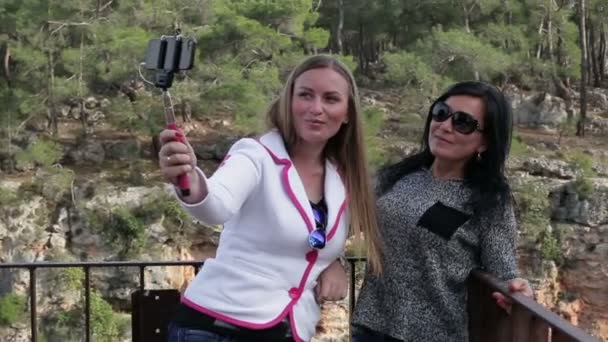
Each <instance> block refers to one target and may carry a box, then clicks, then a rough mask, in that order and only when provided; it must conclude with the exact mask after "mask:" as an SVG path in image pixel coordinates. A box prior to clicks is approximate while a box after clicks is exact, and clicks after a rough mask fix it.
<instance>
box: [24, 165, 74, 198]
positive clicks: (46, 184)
mask: <svg viewBox="0 0 608 342" xmlns="http://www.w3.org/2000/svg"><path fill="white" fill-rule="evenodd" d="M74 178H75V174H74V171H72V170H70V169H67V168H57V167H49V168H45V169H42V170H40V171H39V172H38V173H37V175H36V177H35V178H34V181H33V184H32V188H31V190H33V191H34V192H35V193H37V194H40V195H42V196H43V197H44V198H46V199H47V200H48V201H50V202H52V203H60V202H61V201H63V200H66V199H68V198H70V200H71V190H72V183H73V181H74Z"/></svg>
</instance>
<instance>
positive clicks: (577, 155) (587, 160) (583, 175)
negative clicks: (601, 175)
mask: <svg viewBox="0 0 608 342" xmlns="http://www.w3.org/2000/svg"><path fill="white" fill-rule="evenodd" d="M566 160H567V161H568V164H569V165H570V166H571V167H572V169H574V170H575V171H576V172H577V177H576V180H575V181H574V188H575V189H576V192H577V193H578V195H579V197H580V198H581V199H583V200H584V199H587V198H589V196H590V195H591V194H592V193H593V182H592V181H591V179H590V178H591V177H596V176H597V172H596V171H595V170H594V168H593V158H592V157H591V156H590V155H588V154H585V153H584V152H583V151H581V150H579V149H576V150H572V151H570V152H568V153H567V154H566Z"/></svg>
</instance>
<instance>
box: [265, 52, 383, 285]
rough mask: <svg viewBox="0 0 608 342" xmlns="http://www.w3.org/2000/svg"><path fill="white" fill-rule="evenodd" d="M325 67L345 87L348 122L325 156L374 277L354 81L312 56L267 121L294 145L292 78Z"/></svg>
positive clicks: (334, 64) (376, 258) (370, 207)
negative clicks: (340, 180)
mask: <svg viewBox="0 0 608 342" xmlns="http://www.w3.org/2000/svg"><path fill="white" fill-rule="evenodd" d="M322 68H329V69H332V70H334V71H335V72H337V73H339V74H340V75H342V77H343V78H344V79H345V80H346V81H347V83H348V85H349V97H348V114H347V115H348V123H347V124H343V125H342V126H341V127H340V130H339V131H338V133H336V135H334V136H333V137H331V138H330V139H329V141H328V142H327V145H326V146H325V151H324V153H325V157H326V158H328V159H329V160H331V161H332V162H333V163H335V164H337V167H338V170H339V172H340V175H341V176H342V177H343V181H344V183H345V186H346V191H347V193H348V196H349V210H348V212H349V216H350V217H349V218H350V220H349V221H350V234H351V235H354V236H355V239H356V240H357V239H360V238H361V235H363V237H364V242H365V249H366V252H367V257H368V264H369V265H370V267H371V270H372V272H373V273H374V274H381V273H382V270H383V265H382V256H383V252H382V250H383V247H382V242H381V238H380V230H379V228H378V221H377V218H376V203H375V197H374V193H373V190H372V187H371V179H370V174H369V170H368V167H367V158H366V155H365V148H364V143H363V141H364V139H363V128H362V122H361V106H360V104H359V91H358V89H357V85H356V83H355V78H354V77H353V75H352V73H351V72H350V71H349V70H348V68H347V67H346V66H345V65H344V64H342V63H341V62H339V61H338V60H336V59H334V58H332V57H330V56H326V55H316V56H312V57H309V58H307V59H306V60H304V61H303V62H301V63H300V64H299V65H298V66H297V67H296V68H295V69H294V70H293V71H292V72H291V74H290V75H289V77H288V78H287V81H286V83H285V87H284V88H283V91H282V93H281V96H280V97H279V98H278V99H277V100H276V101H275V102H274V103H273V104H272V106H271V107H270V109H269V111H268V122H269V125H270V126H271V127H273V128H276V129H278V131H279V132H280V134H281V135H282V137H283V140H284V141H285V145H286V147H287V150H288V151H290V150H291V148H292V147H293V146H294V145H295V144H296V142H297V140H298V135H297V132H296V130H295V126H294V122H293V116H292V113H291V100H292V97H293V88H294V83H295V81H296V79H297V78H298V77H299V76H300V75H301V74H303V73H304V72H306V71H308V70H311V69H322Z"/></svg>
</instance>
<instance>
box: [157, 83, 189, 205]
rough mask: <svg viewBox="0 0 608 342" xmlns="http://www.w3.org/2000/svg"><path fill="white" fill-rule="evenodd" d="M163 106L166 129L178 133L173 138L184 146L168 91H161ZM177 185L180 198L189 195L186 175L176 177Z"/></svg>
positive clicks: (184, 142)
mask: <svg viewBox="0 0 608 342" xmlns="http://www.w3.org/2000/svg"><path fill="white" fill-rule="evenodd" d="M162 91H163V104H164V106H165V123H166V124H167V128H168V129H170V130H173V131H175V132H178V133H180V134H179V135H177V136H176V137H175V140H177V141H179V142H181V143H182V144H184V145H186V138H184V134H183V133H182V132H181V130H180V129H179V128H178V127H177V124H176V123H175V110H174V109H173V101H171V94H169V90H167V89H163V90H162ZM177 184H178V186H179V190H180V192H181V194H182V196H189V195H190V179H189V178H188V175H186V174H185V173H184V174H181V175H179V176H177Z"/></svg>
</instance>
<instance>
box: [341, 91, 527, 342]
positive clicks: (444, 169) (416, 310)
mask: <svg viewBox="0 0 608 342" xmlns="http://www.w3.org/2000/svg"><path fill="white" fill-rule="evenodd" d="M511 130H512V118H511V109H510V105H509V103H508V101H507V100H506V99H505V97H504V95H503V94H502V92H501V91H500V90H498V89H497V88H496V87H493V86H491V85H488V84H485V83H481V82H462V83H458V84H455V85H453V86H452V87H451V88H449V89H448V90H447V91H446V92H445V93H444V94H443V95H441V96H440V97H439V98H438V99H437V100H436V101H435V102H434V103H433V104H432V106H431V108H430V112H429V115H428V119H427V120H426V124H425V130H424V136H423V143H422V151H421V152H420V153H418V154H416V155H413V156H411V157H408V158H405V159H404V160H403V161H401V162H399V163H397V164H394V165H391V166H388V167H386V168H384V169H383V170H381V171H380V172H379V175H378V195H379V198H378V202H377V207H378V213H377V215H378V219H379V226H380V228H381V233H382V234H383V238H384V243H385V257H384V258H385V259H384V266H385V269H384V273H383V274H382V275H374V274H371V273H369V272H368V273H367V274H366V276H365V280H364V284H363V287H362V289H361V292H360V295H359V298H358V300H357V305H356V309H355V313H354V317H353V321H352V324H353V326H354V329H355V333H354V338H353V340H354V341H356V342H364V341H374V342H382V341H408V342H409V341H425V342H432V341H438V342H439V341H441V342H449V341H454V342H456V341H457V342H462V341H467V340H468V336H467V311H466V281H467V278H468V277H469V274H470V272H471V271H472V270H473V269H477V268H481V269H484V270H485V271H487V272H490V273H491V274H493V275H494V276H496V277H498V278H499V279H501V280H504V281H507V282H508V283H509V287H510V289H511V290H512V291H513V292H520V293H523V294H524V295H528V296H532V294H533V293H532V289H531V288H530V286H529V284H528V282H527V281H526V280H524V279H521V278H518V274H517V264H516V256H515V249H516V233H517V229H516V222H515V217H514V213H513V206H512V195H511V190H510V187H509V184H508V183H507V179H506V177H505V174H504V171H505V160H506V158H507V155H508V152H509V148H510V142H511ZM493 296H494V298H495V299H496V302H497V304H499V305H500V306H502V307H504V308H505V309H508V308H509V305H510V303H509V301H508V299H507V298H506V297H504V296H503V295H502V294H499V293H495V294H494V295H493Z"/></svg>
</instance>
